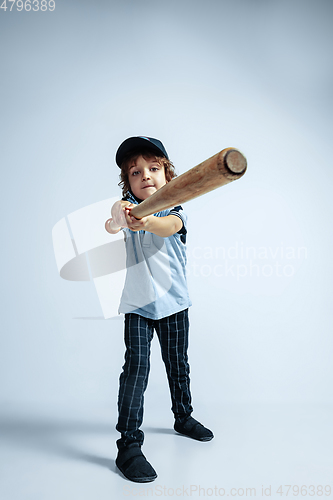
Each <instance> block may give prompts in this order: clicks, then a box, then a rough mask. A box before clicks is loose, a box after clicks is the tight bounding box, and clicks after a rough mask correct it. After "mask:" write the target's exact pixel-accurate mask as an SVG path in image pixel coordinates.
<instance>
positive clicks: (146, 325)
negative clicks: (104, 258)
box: [105, 137, 213, 482]
mask: <svg viewBox="0 0 333 500" xmlns="http://www.w3.org/2000/svg"><path fill="white" fill-rule="evenodd" d="M116 163H117V165H118V166H119V167H120V168H121V174H120V177H121V182H120V185H121V186H122V188H123V199H122V200H121V201H119V202H116V204H115V205H114V206H113V207H112V211H111V214H112V215H113V218H111V219H108V220H107V221H106V223H105V228H106V230H107V231H108V232H109V233H111V234H115V233H117V232H118V231H120V230H121V229H123V231H124V233H125V242H126V259H127V260H126V265H127V274H126V280H125V286H124V290H123V294H122V298H121V301H120V306H119V312H120V313H124V314H125V344H126V353H125V364H124V366H123V372H122V373H121V375H120V379H119V396H118V412H119V417H118V423H117V426H116V429H117V430H118V431H119V432H120V433H121V438H120V439H119V440H118V441H117V447H118V455H117V459H116V465H117V467H118V468H119V469H120V471H121V472H122V473H123V474H124V476H125V477H127V478H128V479H130V480H131V481H136V482H148V481H153V480H154V479H156V477H157V474H156V472H155V470H154V469H153V467H152V466H151V465H150V463H149V462H148V461H147V460H146V458H145V456H144V455H143V453H142V452H141V446H142V444H143V439H144V434H143V432H142V431H141V430H140V426H141V424H142V420H143V396H144V391H145V389H146V387H147V383H148V374H149V358H150V344H151V340H152V338H153V332H154V329H155V330H156V333H157V335H158V338H159V342H160V345H161V352H162V358H163V361H164V363H165V368H166V372H167V377H168V382H169V387H170V393H171V400H172V411H173V413H174V417H175V424H174V429H175V430H176V431H177V432H178V433H180V434H184V435H186V436H189V437H191V438H193V439H197V440H199V441H210V440H211V439H212V438H213V433H212V432H211V431H210V430H209V429H206V428H205V427H204V426H203V425H202V424H200V423H199V422H198V421H197V420H195V419H194V418H193V417H191V413H192V411H193V408H192V406H191V393H190V378H189V371H190V368H189V364H188V358H187V349H188V327H189V321H188V308H189V307H190V305H191V301H190V299H189V295H188V290H187V283H186V271H185V265H186V253H185V243H186V232H187V231H186V216H185V214H184V212H183V210H182V207H181V206H178V207H175V208H173V209H171V210H163V211H161V212H159V213H157V214H154V215H150V216H148V217H144V218H143V219H141V220H137V219H135V218H134V217H133V216H131V209H132V208H133V207H134V206H135V205H136V204H138V203H140V202H141V201H143V200H145V199H146V198H148V197H149V196H151V195H152V194H153V193H154V192H156V191H157V190H158V189H160V188H161V187H162V186H164V185H165V184H166V183H167V182H170V181H171V180H172V178H173V177H174V176H175V171H174V167H173V165H172V163H171V162H170V160H169V158H168V154H167V152H166V150H165V148H164V146H163V144H162V143H161V141H159V140H157V139H153V138H151V137H131V138H129V139H126V140H125V141H124V142H123V143H122V144H121V145H120V147H119V148H118V151H117V154H116ZM114 219H116V220H114Z"/></svg>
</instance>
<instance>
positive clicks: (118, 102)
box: [0, 0, 333, 428]
mask: <svg viewBox="0 0 333 500" xmlns="http://www.w3.org/2000/svg"><path fill="white" fill-rule="evenodd" d="M332 13H333V9H332V4H331V2H330V1H324V0H316V1H310V0H303V1H301V0H295V1H286V0H283V1H280V0H267V1H263V0H236V1H231V0H229V1H227V0H220V1H217V0H207V1H205V2H203V1H189V0H179V1H177V2H176V1H168V2H166V1H158V0H157V1H150V0H138V1H129V0H126V1H111V2H107V1H102V0H101V1H96V2H94V3H93V2H88V1H75V0H70V1H64V0H56V9H55V10H54V12H40V11H39V12H32V11H30V12H24V11H22V12H18V11H17V10H15V8H14V9H13V10H12V11H11V12H10V10H9V9H7V11H5V10H3V9H2V10H1V12H0V38H1V83H0V85H1V138H2V140H1V148H0V158H1V173H2V181H1V191H2V195H1V215H2V223H1V233H2V245H1V257H2V258H1V262H2V300H1V304H2V328H1V349H0V353H1V354H0V355H1V364H0V380H1V385H0V403H1V405H2V407H3V408H8V407H10V405H12V406H13V407H14V406H15V405H16V404H19V405H26V406H27V407H28V406H29V405H30V407H31V406H33V407H34V408H35V409H36V408H38V407H40V408H45V407H46V406H50V407H54V406H57V407H58V408H59V407H61V406H62V407H64V408H72V407H74V408H75V407H76V405H86V406H88V407H94V408H104V407H106V408H108V409H110V421H109V424H110V426H111V428H113V427H112V426H114V424H115V421H116V397H117V385H118V376H119V373H120V370H121V366H122V363H123V353H124V347H123V339H122V321H121V320H120V319H111V320H104V319H103V316H102V312H101V308H100V305H99V302H98V299H97V295H96V292H95V290H94V286H93V284H92V283H89V282H70V281H65V280H62V279H61V278H60V277H59V275H58V273H57V268H56V264H55V259H54V254H53V248H52V239H51V232H52V228H53V226H54V225H55V224H56V223H57V222H58V221H59V220H60V219H61V218H63V217H64V216H66V215H67V214H69V213H71V212H73V211H75V210H78V209H80V208H83V207H85V206H87V205H90V204H92V203H95V202H98V201H100V200H104V199H106V198H110V197H113V196H117V195H119V196H120V189H119V188H118V187H117V183H118V173H119V172H118V168H117V167H116V165H115V162H114V155H115V151H116V149H117V147H118V146H119V144H120V143H121V142H122V141H123V140H124V139H125V138H127V137H130V136H132V135H147V136H151V137H157V138H159V139H161V140H162V141H163V143H164V144H165V146H166V149H167V151H168V152H169V155H170V157H171V159H172V160H173V162H174V164H175V166H176V168H177V172H178V173H182V172H184V171H186V170H188V169H189V168H191V167H192V166H194V165H196V164H198V163H200V162H201V161H203V160H205V159H206V158H208V157H210V156H212V155H213V154H215V153H217V152H218V151H219V150H221V149H223V148H224V147H228V146H235V147H237V148H239V149H240V150H242V151H243V152H244V154H245V155H246V156H247V159H248V171H247V173H246V175H245V176H244V177H243V178H242V179H241V180H239V181H237V182H235V183H233V184H231V185H228V186H225V187H223V188H221V189H220V190H217V191H214V192H212V193H210V194H208V195H206V196H205V197H201V198H199V199H197V200H194V201H192V202H190V203H188V204H187V205H186V206H185V207H184V208H185V211H186V213H187V215H188V217H189V225H188V229H189V234H188V254H189V287H190V294H191V297H192V301H193V307H192V308H191V344H190V363H191V370H192V387H193V396H194V403H196V402H197V408H199V409H200V418H201V416H202V419H204V416H206V417H207V415H208V414H209V413H211V412H212V410H213V412H220V411H221V409H222V408H225V407H226V405H228V404H229V403H230V404H246V403H258V404H259V403H260V404H275V403H278V404H289V403H298V404H300V405H302V404H310V405H313V407H317V406H318V405H319V406H320V405H322V406H323V407H324V406H325V407H326V406H327V405H331V404H332V374H333V368H332V363H331V354H332V334H331V332H332V307H331V300H332V258H331V248H332V235H331V220H332V203H331V187H332V170H331V161H330V159H331V149H332V146H331V133H330V132H331V130H332V74H333V73H332V57H331V51H332V41H333V40H332V39H333V34H332V29H331V25H332ZM153 347H154V348H153V363H152V365H153V366H152V371H151V377H150V383H149V388H148V392H147V398H146V399H147V412H148V409H149V408H154V409H155V414H156V415H157V416H158V418H161V419H163V418H165V417H164V415H165V413H168V418H169V420H170V425H171V424H172V422H171V420H172V419H171V416H170V409H169V407H170V402H169V395H168V389H167V383H166V378H165V374H164V369H163V366H162V362H161V361H160V359H159V357H160V356H159V352H158V345H157V342H156V341H155V342H154V346H153ZM156 401H158V408H157V409H156Z"/></svg>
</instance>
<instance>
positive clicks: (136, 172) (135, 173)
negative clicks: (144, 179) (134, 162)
mask: <svg viewBox="0 0 333 500" xmlns="http://www.w3.org/2000/svg"><path fill="white" fill-rule="evenodd" d="M139 173H140V172H139V170H133V172H132V174H131V175H137V174H139Z"/></svg>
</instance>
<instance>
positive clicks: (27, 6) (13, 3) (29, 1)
mask: <svg viewBox="0 0 333 500" xmlns="http://www.w3.org/2000/svg"><path fill="white" fill-rule="evenodd" d="M14 7H16V9H15V10H18V11H21V10H25V11H27V12H28V11H29V10H33V11H35V12H36V11H38V10H41V11H42V12H44V11H46V10H49V11H51V12H52V11H53V10H54V9H55V1H54V0H49V1H47V0H41V1H39V0H25V1H23V0H3V2H2V4H1V5H0V9H3V10H4V11H5V12H6V11H7V9H8V10H9V11H10V12H11V11H12V10H13V9H14Z"/></svg>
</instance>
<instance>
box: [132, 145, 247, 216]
mask: <svg viewBox="0 0 333 500" xmlns="http://www.w3.org/2000/svg"><path fill="white" fill-rule="evenodd" d="M246 167H247V162H246V158H245V156H244V155H243V154H242V153H241V152H240V151H238V149H235V148H226V149H223V150H222V151H220V152H219V153H217V154H216V155H214V156H212V157H211V158H209V159H208V160H205V161H204V162H202V163H200V164H199V165H197V166H196V167H193V168H191V169H190V170H188V171H187V172H185V173H184V174H182V175H180V176H179V177H175V178H174V179H172V181H170V182H168V183H167V184H165V186H163V187H161V189H159V190H158V191H156V192H155V193H154V194H152V195H151V196H149V198H147V199H146V200H144V201H142V202H141V203H140V204H139V205H136V206H135V207H134V208H132V210H131V215H133V216H134V217H136V218H137V219H142V218H143V217H147V215H152V214H155V213H156V212H160V211H161V210H166V209H167V208H173V207H175V206H177V205H181V204H182V203H185V202H186V201H190V200H193V199H194V198H197V197H198V196H201V195H203V194H206V193H208V192H209V191H213V190H214V189H216V188H218V187H220V186H224V185H225V184H229V182H232V181H235V180H236V179H239V178H240V177H242V175H244V174H245V171H246Z"/></svg>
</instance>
